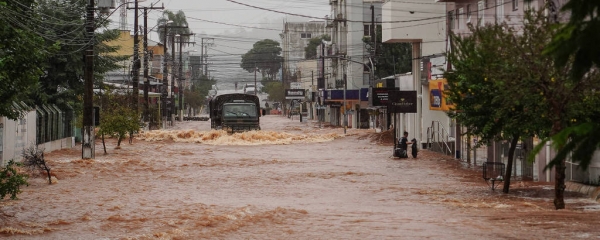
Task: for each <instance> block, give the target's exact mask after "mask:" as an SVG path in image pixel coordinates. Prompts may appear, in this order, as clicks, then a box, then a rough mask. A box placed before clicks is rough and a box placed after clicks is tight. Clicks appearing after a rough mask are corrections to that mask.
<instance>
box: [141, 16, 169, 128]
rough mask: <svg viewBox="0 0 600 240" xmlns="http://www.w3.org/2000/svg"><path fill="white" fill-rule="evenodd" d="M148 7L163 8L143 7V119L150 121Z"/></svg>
mask: <svg viewBox="0 0 600 240" xmlns="http://www.w3.org/2000/svg"><path fill="white" fill-rule="evenodd" d="M148 9H165V7H164V6H162V7H154V6H150V7H144V116H143V117H144V121H146V122H147V121H150V119H149V118H150V112H149V110H148V108H149V105H150V98H149V97H148V92H149V91H150V79H149V76H148V61H149V58H148V55H150V52H149V51H148Z"/></svg>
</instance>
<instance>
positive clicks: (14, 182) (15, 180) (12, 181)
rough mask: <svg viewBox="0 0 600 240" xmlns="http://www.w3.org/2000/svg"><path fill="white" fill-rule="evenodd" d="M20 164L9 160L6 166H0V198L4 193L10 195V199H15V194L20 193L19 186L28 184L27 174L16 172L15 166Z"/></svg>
mask: <svg viewBox="0 0 600 240" xmlns="http://www.w3.org/2000/svg"><path fill="white" fill-rule="evenodd" d="M20 165H21V164H20V163H15V162H14V161H13V160H10V161H9V162H8V164H7V165H6V167H2V168H0V200H2V199H4V197H5V196H6V195H10V199H13V200H14V199H17V194H19V193H21V186H23V185H26V186H28V185H29V184H27V175H24V174H20V173H18V172H17V169H16V167H18V166H20Z"/></svg>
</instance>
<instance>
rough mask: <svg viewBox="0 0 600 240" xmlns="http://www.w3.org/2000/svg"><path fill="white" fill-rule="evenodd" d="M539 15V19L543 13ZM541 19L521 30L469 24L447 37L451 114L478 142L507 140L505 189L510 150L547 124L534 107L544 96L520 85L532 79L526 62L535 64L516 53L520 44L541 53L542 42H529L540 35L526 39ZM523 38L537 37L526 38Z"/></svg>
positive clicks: (529, 65)
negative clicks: (467, 29) (466, 32)
mask: <svg viewBox="0 0 600 240" xmlns="http://www.w3.org/2000/svg"><path fill="white" fill-rule="evenodd" d="M538 20H540V21H543V19H541V18H540V19H538ZM539 23H540V22H535V21H533V19H530V22H529V23H528V24H530V25H535V27H526V28H524V29H525V31H524V32H523V33H519V29H515V28H513V27H510V26H508V25H507V24H506V23H503V24H494V25H486V26H482V27H473V26H472V25H471V26H469V27H470V30H471V31H472V34H470V35H466V36H458V35H455V34H452V38H451V39H452V49H453V51H451V52H449V53H448V58H449V60H450V62H451V63H452V64H453V70H452V71H449V72H446V73H445V75H446V78H447V79H448V85H449V86H450V87H449V90H448V91H447V93H448V95H449V98H450V100H451V101H452V102H453V103H454V105H455V109H454V111H453V112H451V113H449V115H450V116H451V117H453V118H456V119H457V120H458V122H460V123H461V124H462V125H464V126H466V127H467V128H468V129H469V132H468V133H467V134H472V135H477V136H480V138H481V141H480V142H481V143H489V142H493V141H501V140H508V141H509V142H510V146H509V152H508V164H507V167H506V173H505V176H504V189H503V191H504V192H505V193H508V191H509V188H510V178H511V176H512V171H511V170H512V164H513V161H514V152H515V149H516V146H517V143H518V141H519V139H520V138H521V137H525V136H533V134H536V133H539V131H541V130H540V129H543V126H548V124H549V121H548V120H547V118H543V117H542V118H540V117H539V116H540V113H539V112H537V111H536V109H538V108H539V107H540V106H539V105H538V104H537V103H539V102H540V101H542V98H543V96H540V95H539V94H531V93H530V92H529V91H528V89H523V88H522V86H523V85H526V84H532V82H533V81H535V80H536V78H535V76H532V75H531V74H529V73H528V68H527V67H533V66H532V63H530V62H527V60H529V59H528V58H527V57H524V58H519V57H517V58H516V57H515V56H516V55H515V54H519V55H521V54H524V53H525V52H520V51H524V49H522V48H521V46H519V44H524V47H526V48H529V49H537V52H527V54H530V55H532V56H538V55H540V54H541V48H540V46H543V45H540V46H532V45H534V44H544V41H543V40H544V36H538V35H536V36H535V37H533V38H532V39H530V38H529V36H530V35H531V34H532V33H531V32H529V31H530V30H537V28H536V27H539V26H538V25H537V24H539ZM545 30H546V31H547V30H548V29H547V28H546V29H545ZM545 33H546V34H547V32H545ZM537 37H541V39H538V38H537ZM527 40H537V42H535V41H534V42H533V43H528V41H527ZM498 49H502V51H498ZM536 67H542V66H536Z"/></svg>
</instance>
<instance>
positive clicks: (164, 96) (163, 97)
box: [160, 22, 169, 129]
mask: <svg viewBox="0 0 600 240" xmlns="http://www.w3.org/2000/svg"><path fill="white" fill-rule="evenodd" d="M168 25H169V22H165V24H164V27H165V35H164V38H163V46H164V47H163V49H164V51H163V76H162V78H163V79H162V90H161V95H160V97H161V100H162V123H163V129H164V128H166V127H167V125H166V123H167V96H168V93H167V91H168V89H169V80H168V79H167V75H168V74H169V69H168V68H167V52H168V49H167V35H168V32H167V27H168Z"/></svg>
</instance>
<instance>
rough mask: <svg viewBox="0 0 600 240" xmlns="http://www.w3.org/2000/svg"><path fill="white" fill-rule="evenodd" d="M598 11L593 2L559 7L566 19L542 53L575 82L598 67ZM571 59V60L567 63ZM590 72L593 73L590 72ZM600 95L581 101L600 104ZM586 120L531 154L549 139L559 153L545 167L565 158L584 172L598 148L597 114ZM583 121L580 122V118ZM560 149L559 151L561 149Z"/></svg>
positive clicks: (582, 0) (584, 0)
mask: <svg viewBox="0 0 600 240" xmlns="http://www.w3.org/2000/svg"><path fill="white" fill-rule="evenodd" d="M597 9H600V2H599V1H595V0H580V1H579V0H578V1H575V0H571V1H569V2H567V4H565V5H564V7H563V8H562V11H563V12H568V13H569V15H570V19H569V21H568V22H567V23H564V24H561V25H560V28H559V30H558V32H557V34H556V35H555V36H554V38H553V39H552V42H551V43H550V44H549V45H548V47H547V48H546V53H547V54H550V55H552V56H553V57H554V59H555V61H556V65H557V66H558V67H567V68H570V69H571V72H570V75H571V76H572V77H573V78H574V80H575V81H577V80H580V79H582V80H584V76H585V75H586V74H589V73H590V71H593V72H595V71H597V68H598V66H600V57H599V56H600V46H598V44H596V43H597V42H598V41H600V16H599V15H598V14H596V13H595V11H597ZM570 60H571V61H570ZM591 69H594V70H591ZM598 98H600V93H598V92H597V91H596V92H593V93H592V94H591V95H588V96H587V98H586V99H585V100H586V101H589V102H595V103H598V102H600V99H598ZM592 109H600V108H599V107H598V106H597V107H595V108H591V109H590V110H592ZM594 114H595V117H591V118H590V119H589V121H585V120H584V121H580V124H579V125H575V126H572V127H569V128H566V129H564V130H563V131H561V132H559V133H557V134H555V135H553V136H552V137H551V138H546V139H544V140H543V141H542V142H541V143H540V144H539V145H538V146H537V147H536V149H535V150H536V151H534V154H535V153H537V152H539V151H540V150H541V149H542V147H543V146H544V145H545V143H546V142H548V141H550V140H552V145H553V146H554V147H555V148H557V149H558V150H559V151H558V153H557V154H556V156H555V157H554V159H553V160H552V161H551V162H550V163H549V164H548V166H547V168H551V167H554V166H557V165H562V164H564V161H565V160H566V158H567V157H569V153H571V152H572V153H573V154H572V156H570V158H571V161H572V162H574V163H579V167H580V168H581V169H582V170H584V171H585V170H587V168H588V166H589V165H590V163H591V161H592V156H593V154H594V152H595V151H597V150H598V149H600V139H598V136H600V123H598V117H600V114H597V113H594ZM582 120H583V119H582ZM561 146H562V148H561Z"/></svg>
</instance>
